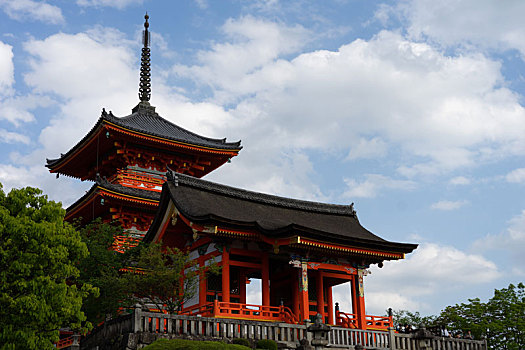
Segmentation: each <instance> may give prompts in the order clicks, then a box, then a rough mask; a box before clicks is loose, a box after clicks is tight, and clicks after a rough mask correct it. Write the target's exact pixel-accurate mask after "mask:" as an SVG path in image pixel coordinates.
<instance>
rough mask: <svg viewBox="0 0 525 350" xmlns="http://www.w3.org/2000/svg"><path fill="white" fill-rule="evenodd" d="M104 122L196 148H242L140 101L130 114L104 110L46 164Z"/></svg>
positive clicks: (49, 164) (84, 140) (54, 162)
mask: <svg viewBox="0 0 525 350" xmlns="http://www.w3.org/2000/svg"><path fill="white" fill-rule="evenodd" d="M104 123H111V124H114V125H117V126H119V127H122V128H125V129H128V130H131V131H134V132H137V133H142V134H146V135H150V136H156V137H161V138H164V139H168V140H171V141H174V142H182V143H184V144H189V145H194V146H198V147H205V148H212V149H219V150H226V151H239V150H241V149H242V146H241V141H237V142H226V139H225V138H224V139H213V138H209V137H204V136H200V135H198V134H195V133H193V132H191V131H189V130H186V129H184V128H182V127H180V126H178V125H176V124H174V123H172V122H170V121H168V120H166V119H164V118H162V117H161V116H160V115H159V114H158V113H157V112H155V107H153V106H150V105H149V104H148V103H145V102H141V103H139V104H138V105H137V106H136V107H135V108H133V110H132V113H131V114H130V115H128V116H125V117H122V118H119V117H116V116H114V115H113V113H111V112H109V113H107V112H106V111H105V110H104V109H103V110H102V114H101V116H100V118H99V119H98V121H97V123H96V124H95V125H94V126H93V128H92V129H91V130H90V131H89V133H87V134H86V135H85V136H84V137H83V138H82V140H80V141H79V142H78V143H77V144H76V145H75V146H73V147H72V148H71V149H70V150H69V151H68V152H67V153H65V154H62V155H61V156H60V158H55V159H46V161H47V164H46V166H47V167H48V168H52V167H54V166H55V165H57V164H58V163H60V162H61V161H62V160H64V159H65V158H67V157H69V156H71V155H72V154H73V153H75V152H76V150H77V149H79V148H81V147H82V145H84V144H86V143H87V142H88V141H89V140H90V139H91V137H93V135H94V133H95V131H96V130H98V128H99V127H100V126H101V125H103V124H104Z"/></svg>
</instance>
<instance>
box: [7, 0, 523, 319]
mask: <svg viewBox="0 0 525 350" xmlns="http://www.w3.org/2000/svg"><path fill="white" fill-rule="evenodd" d="M0 10H1V11H0V29H1V35H0V143H1V147H2V152H1V155H0V181H1V182H2V183H3V185H4V188H5V189H10V188H12V187H21V186H26V185H31V186H36V187H40V188H42V189H43V190H44V191H45V193H47V194H49V196H50V198H52V199H54V200H58V201H62V203H63V204H64V206H67V205H69V204H70V203H72V201H74V200H75V199H76V198H78V197H79V196H81V195H82V194H83V193H84V191H85V190H86V189H87V188H89V187H90V185H91V184H90V183H80V182H77V181H73V180H69V179H67V178H64V177H61V178H60V179H58V180H57V179H55V176H53V175H51V174H49V173H48V172H47V170H46V168H45V167H44V164H45V159H46V157H47V158H56V157H58V156H59V155H60V153H65V152H66V151H67V150H68V149H69V148H70V147H71V146H73V145H74V144H75V143H76V142H77V141H78V140H79V139H80V138H81V137H82V136H83V135H85V134H86V133H87V132H88V131H89V130H90V128H91V127H92V126H93V125H94V123H95V122H96V120H97V119H98V117H99V116H100V112H101V110H102V108H103V107H105V108H106V109H107V110H112V111H113V113H114V114H115V115H117V116H125V115H127V114H129V113H130V112H131V108H132V107H134V106H135V105H136V103H137V102H138V97H137V92H138V67H139V60H140V47H141V42H140V35H141V30H142V25H143V16H144V12H145V11H148V13H149V14H150V23H151V26H150V30H151V32H152V75H153V88H152V89H153V92H152V99H151V102H152V104H153V105H155V106H156V107H157V111H158V112H159V113H160V114H161V115H162V116H163V117H165V118H166V119H169V120H171V121H173V122H175V123H177V124H178V125H181V126H183V127H186V128H188V129H190V130H192V131H194V132H197V133H200V134H202V135H205V136H210V137H227V138H228V139H229V140H231V141H236V140H238V139H241V140H242V143H243V146H244V149H243V150H242V151H241V153H240V155H239V156H238V157H236V158H235V159H233V161H232V163H230V164H226V165H225V166H223V167H222V168H221V169H218V170H217V171H215V172H214V173H212V174H210V175H209V176H207V179H210V180H213V181H218V182H222V183H226V184H230V185H234V186H238V187H243V188H247V189H251V190H256V191H262V192H267V193H273V194H278V195H284V196H290V197H295V198H303V199H309V200H315V201H322V202H331V203H347V204H350V203H351V202H355V207H356V209H357V213H358V216H359V218H360V221H361V223H362V224H363V225H364V226H365V227H367V228H368V229H369V230H371V231H372V232H374V233H377V234H378V235H380V236H382V237H384V238H386V239H389V240H393V241H399V242H413V243H419V244H420V247H419V249H418V250H417V251H416V252H415V253H413V254H411V255H409V256H407V258H406V259H405V260H404V261H400V262H391V263H387V264H385V267H384V268H383V269H378V268H376V267H373V268H372V269H371V271H372V275H370V276H368V277H367V279H366V281H365V287H366V293H367V305H368V306H367V307H368V312H370V313H376V314H379V313H382V312H383V310H385V309H386V308H388V307H393V308H395V309H401V308H403V309H409V310H413V311H420V312H422V313H423V314H431V313H434V314H435V313H438V312H439V311H440V310H441V309H442V308H444V307H445V306H447V305H450V304H455V303H458V302H464V301H466V300H467V298H472V297H481V298H482V299H486V298H488V297H490V296H491V295H492V293H493V290H494V288H502V287H506V286H507V285H508V284H509V283H518V282H520V281H523V279H524V276H525V267H524V266H525V258H524V254H523V251H524V248H525V196H524V190H525V110H524V107H523V104H524V100H523V97H524V94H525V79H524V73H523V72H524V68H525V62H524V60H525V29H524V27H523V25H522V16H521V15H522V14H523V13H525V3H524V2H523V1H518V0H516V1H511V0H509V1H505V2H501V1H496V0H493V1H489V0H462V1H460V0H457V1H448V0H447V1H439V2H436V1H432V0H420V1H415V0H403V1H397V2H392V1H372V0H367V1H365V0H361V1H358V0H354V1H352V0H346V1H345V0H332V1H330V0H327V1H294V2H290V1H279V0H266V1H243V0H237V1H210V0H208V1H207V0H198V1H197V0H196V1H190V0H188V1H147V0H113V1H110V0H77V1H66V0H62V1H36V0H17V1H9V0H0ZM252 294H253V295H254V296H255V295H256V291H255V290H252ZM335 299H336V301H339V302H341V303H342V305H343V307H347V304H345V303H347V291H346V289H345V287H342V288H339V289H337V291H336V298H335Z"/></svg>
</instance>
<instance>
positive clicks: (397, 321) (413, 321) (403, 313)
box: [392, 310, 437, 328]
mask: <svg viewBox="0 0 525 350" xmlns="http://www.w3.org/2000/svg"><path fill="white" fill-rule="evenodd" d="M392 314H393V319H394V327H398V326H404V325H411V326H412V327H415V328H418V327H419V326H420V325H424V326H425V327H429V326H433V325H434V324H435V323H436V318H437V317H436V316H433V315H429V316H421V314H420V313H419V311H416V312H410V311H408V310H393V311H392Z"/></svg>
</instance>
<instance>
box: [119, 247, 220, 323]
mask: <svg viewBox="0 0 525 350" xmlns="http://www.w3.org/2000/svg"><path fill="white" fill-rule="evenodd" d="M130 263H131V264H132V266H133V269H132V270H133V273H131V274H129V275H128V278H129V287H130V290H133V292H134V293H133V295H134V296H135V301H136V302H138V303H140V304H142V305H143V306H148V305H154V306H155V308H156V309H159V310H166V311H167V312H169V313H174V312H176V311H179V310H181V309H182V307H183V305H184V303H185V302H186V301H188V300H189V299H191V298H192V297H193V296H194V295H195V293H196V289H197V284H198V281H199V276H200V275H201V274H203V273H204V271H205V268H204V267H198V266H196V261H194V260H193V261H192V260H190V259H189V256H188V253H186V252H182V251H180V250H178V249H176V248H170V247H162V245H161V244H156V243H152V244H148V245H146V244H143V245H141V246H139V250H138V252H137V255H136V257H135V259H132V261H130ZM208 268H209V269H211V270H212V271H215V270H216V266H209V267H208Z"/></svg>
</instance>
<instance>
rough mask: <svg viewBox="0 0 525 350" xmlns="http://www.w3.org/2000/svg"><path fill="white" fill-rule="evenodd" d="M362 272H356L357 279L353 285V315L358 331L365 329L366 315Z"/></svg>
mask: <svg viewBox="0 0 525 350" xmlns="http://www.w3.org/2000/svg"><path fill="white" fill-rule="evenodd" d="M363 273H364V271H363V270H358V271H357V278H356V279H355V283H354V286H355V287H354V288H355V289H354V291H355V293H354V294H355V300H356V305H355V307H354V308H355V313H356V318H357V327H359V329H366V313H365V289H364V287H363Z"/></svg>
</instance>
